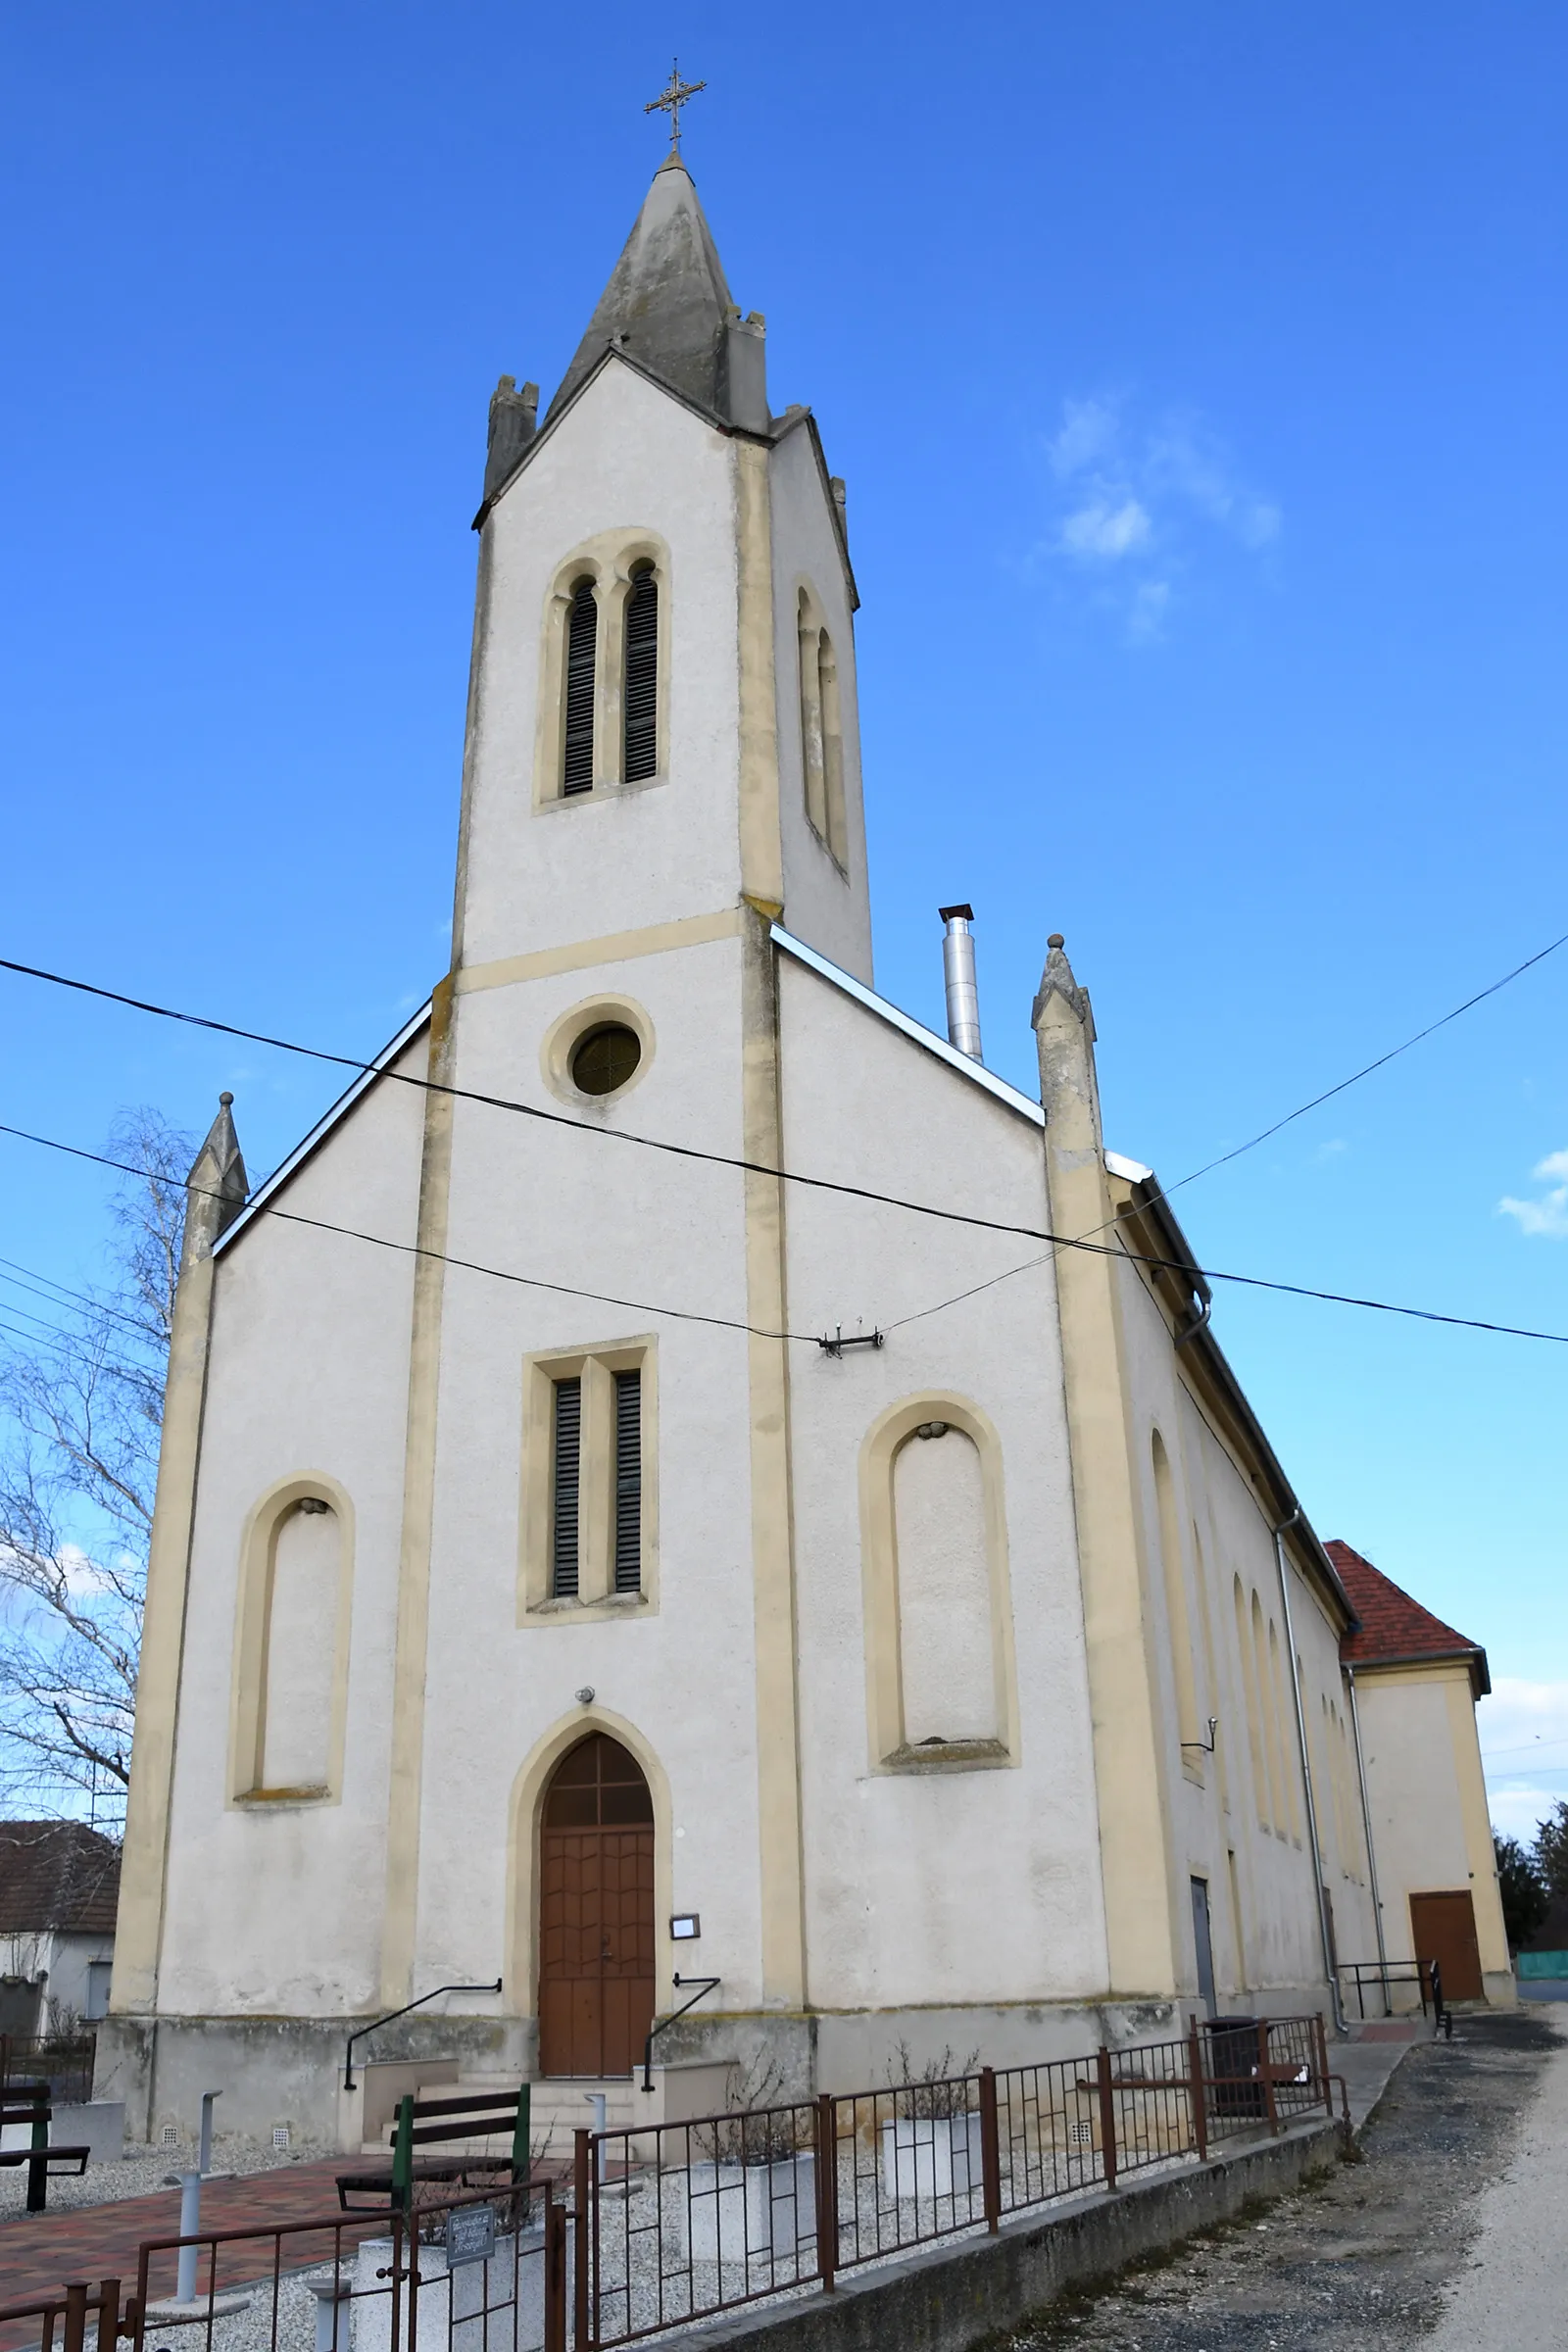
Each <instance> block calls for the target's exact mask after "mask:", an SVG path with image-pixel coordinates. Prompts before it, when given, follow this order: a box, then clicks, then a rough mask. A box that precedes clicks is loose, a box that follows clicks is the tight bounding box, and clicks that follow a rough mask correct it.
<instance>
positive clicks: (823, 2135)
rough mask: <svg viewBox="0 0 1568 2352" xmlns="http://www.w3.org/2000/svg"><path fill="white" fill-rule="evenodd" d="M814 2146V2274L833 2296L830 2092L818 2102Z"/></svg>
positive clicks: (835, 2144) (834, 2139)
mask: <svg viewBox="0 0 1568 2352" xmlns="http://www.w3.org/2000/svg"><path fill="white" fill-rule="evenodd" d="M813 2123H814V2131H813V2134H812V2136H813V2137H814V2139H815V2142H816V2167H815V2170H816V2273H817V2277H818V2278H820V2279H821V2281H822V2291H823V2293H824V2294H828V2295H830V2294H832V2292H833V2290H834V2287H835V2285H836V2284H837V2279H838V2267H839V2128H838V2118H837V2116H836V2114H835V2112H834V2108H833V2096H832V2093H831V2092H830V2091H826V2090H824V2091H822V2092H821V2093H820V2094H819V2095H818V2098H817V2102H816V2113H815V2116H814V2118H813Z"/></svg>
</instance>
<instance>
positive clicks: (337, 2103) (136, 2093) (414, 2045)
mask: <svg viewBox="0 0 1568 2352" xmlns="http://www.w3.org/2000/svg"><path fill="white" fill-rule="evenodd" d="M354 2028H355V2020H354V2019H352V2018H338V2017H334V2018H314V2017H253V2018H232V2017H159V2018H150V2017H106V2018H105V2019H104V2020H103V2022H102V2023H101V2025H100V2026H99V2028H98V2057H97V2064H96V2067H95V2069H94V2077H93V2090H94V2094H95V2095H96V2096H97V2097H98V2098H112V2099H123V2101H124V2102H125V2130H126V2132H127V2134H128V2135H129V2137H130V2138H131V2139H133V2140H151V2141H157V2140H158V2139H160V2138H161V2137H162V2134H163V2130H164V2127H165V2125H166V2124H172V2125H173V2127H174V2129H175V2130H176V2131H177V2132H178V2134H179V2137H180V2139H181V2140H182V2141H183V2140H194V2139H195V2137H196V2134H197V2131H198V2129H199V2127H200V2122H201V2100H202V2093H203V2091H204V2090H221V2092H222V2094H223V2096H222V2100H221V2104H220V2106H219V2107H218V2109H217V2111H216V2121H217V2124H218V2128H219V2132H220V2136H221V2138H224V2139H231V2138H232V2139H243V2140H256V2141H260V2142H262V2143H263V2144H264V2145H265V2144H267V2143H269V2142H270V2139H271V2136H272V2131H273V2129H274V2127H275V2126H276V2125H278V2124H286V2125H287V2126H288V2128H289V2136H290V2138H291V2140H292V2141H293V2142H294V2143H295V2144H296V2145H297V2144H298V2143H299V2142H301V2141H308V2142H312V2143H314V2144H316V2145H318V2146H320V2147H326V2148H344V2149H350V2150H353V2151H356V2152H357V2151H358V2149H359V2146H360V2143H361V2139H362V2138H363V2136H364V2133H363V2129H362V2113H361V2102H362V2099H363V2087H362V2086H363V2083H364V2080H365V2078H364V2074H363V2072H362V2070H361V2069H360V2068H359V2067H358V2066H356V2068H355V2075H356V2090H355V2092H354V2093H353V2094H352V2095H345V2094H344V2093H343V2091H342V2082H343V2054H344V2044H345V2043H346V2041H347V2040H348V2037H349V2035H350V2034H351V2033H353V2031H354ZM537 2046H538V2045H537V2036H536V2034H535V2032H534V2028H533V2026H532V2023H531V2021H530V2022H528V2023H527V2024H524V2023H523V2022H522V2021H519V2020H517V2019H515V2018H501V2017H445V2018H423V2019H421V2018H418V2017H413V2018H404V2019H400V2020H399V2022H398V2023H397V2024H396V2025H392V2026H387V2027H385V2028H383V2030H382V2031H381V2032H380V2033H379V2034H375V2035H374V2036H373V2037H371V2036H368V2037H367V2039H366V2041H364V2042H362V2043H361V2044H360V2045H359V2047H360V2049H361V2050H362V2051H364V2052H365V2053H366V2054H367V2055H370V2054H373V2055H374V2056H375V2057H376V2058H379V2059H383V2060H386V2059H410V2060H418V2059H429V2060H430V2061H431V2062H432V2079H433V2075H434V2072H435V2071H436V2069H437V2068H440V2067H442V2065H443V2062H444V2063H445V2065H451V2064H453V2062H454V2061H455V2062H456V2068H457V2071H458V2072H460V2073H464V2074H466V2073H469V2072H473V2073H476V2074H498V2073H503V2072H505V2073H508V2074H515V2075H516V2076H517V2078H518V2079H519V2080H521V2079H523V2078H525V2077H527V2076H530V2075H531V2074H532V2073H533V2071H534V2058H535V2054H536V2051H537Z"/></svg>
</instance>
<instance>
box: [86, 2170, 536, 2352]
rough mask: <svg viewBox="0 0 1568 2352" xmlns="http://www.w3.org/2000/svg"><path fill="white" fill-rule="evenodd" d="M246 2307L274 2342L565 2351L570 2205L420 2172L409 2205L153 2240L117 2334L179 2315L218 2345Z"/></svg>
mask: <svg viewBox="0 0 1568 2352" xmlns="http://www.w3.org/2000/svg"><path fill="white" fill-rule="evenodd" d="M432 2190H434V2193H432ZM241 2311H244V2312H246V2313H248V2314H249V2317H248V2318H247V2319H246V2320H245V2321H243V2322H242V2323H239V2335H242V2337H243V2340H244V2342H245V2343H246V2344H247V2345H248V2346H250V2345H257V2344H265V2345H267V2346H268V2347H269V2352H419V2345H420V2342H421V2339H422V2341H423V2344H424V2346H425V2352H565V2346H566V2341H567V2327H568V2319H569V2297H568V2293H567V2278H566V2255H565V2214H564V2208H563V2206H562V2204H561V2202H560V2200H559V2198H558V2197H557V2196H556V2194H555V2191H554V2188H553V2186H552V2184H551V2183H549V2182H545V2181H541V2182H539V2183H538V2184H537V2185H535V2186H533V2187H531V2188H530V2187H524V2186H519V2187H511V2186H508V2187H502V2188H497V2187H495V2186H494V2185H491V2186H489V2187H485V2188H477V2189H459V2190H455V2191H454V2190H452V2189H449V2188H447V2187H445V2186H444V2185H442V2186H441V2187H440V2188H439V2189H435V2184H424V2185H423V2186H422V2187H419V2188H417V2191H416V2197H415V2202H414V2204H413V2206H412V2208H411V2209H410V2210H409V2211H408V2212H401V2211H388V2212H386V2213H383V2214H375V2213H363V2212H361V2213H353V2214H344V2215H341V2216H333V2217H331V2218H330V2219H328V2220H324V2221H314V2222H296V2223H291V2224H286V2225H281V2226H275V2227H272V2228H268V2229H255V2228H253V2229H221V2230H207V2231H204V2232H202V2233H201V2234H200V2235H199V2236H196V2237H188V2238H179V2237H169V2238H158V2239H150V2240H149V2241H148V2242H147V2243H146V2244H144V2245H143V2246H142V2248H141V2254H140V2260H139V2262H138V2266H137V2274H136V2283H135V2288H134V2290H133V2294H132V2297H131V2300H130V2303H129V2306H128V2308H127V2312H126V2315H125V2324H124V2325H123V2327H122V2333H123V2335H126V2336H128V2337H129V2338H130V2340H131V2344H132V2347H133V2352H161V2340H162V2339H161V2335H160V2329H161V2328H162V2327H174V2326H178V2327H179V2328H180V2334H179V2337H178V2339H177V2340H178V2342H179V2345H180V2346H181V2352H223V2347H224V2345H225V2344H226V2343H227V2342H228V2341H229V2331H228V2329H227V2328H226V2327H225V2323H226V2322H228V2321H230V2320H237V2315H238V2314H239V2313H240V2312H241ZM235 2340H239V2336H236V2338H235ZM43 2352H51V2347H50V2346H49V2345H48V2344H45V2345H44V2347H43ZM62 2352H76V2347H73V2346H72V2345H69V2344H68V2345H65V2346H63V2347H62Z"/></svg>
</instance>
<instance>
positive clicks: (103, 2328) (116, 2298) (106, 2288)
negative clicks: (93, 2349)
mask: <svg viewBox="0 0 1568 2352" xmlns="http://www.w3.org/2000/svg"><path fill="white" fill-rule="evenodd" d="M119 2341H120V2280H119V2279H118V2278H100V2279H99V2281H98V2352H115V2348H116V2346H117V2344H118V2343H119Z"/></svg>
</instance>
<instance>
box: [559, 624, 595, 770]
mask: <svg viewBox="0 0 1568 2352" xmlns="http://www.w3.org/2000/svg"><path fill="white" fill-rule="evenodd" d="M598 658H599V597H598V593H597V591H596V589H595V587H594V583H593V581H592V580H590V579H584V580H579V581H578V582H577V585H576V587H575V588H574V589H573V590H572V592H571V605H570V608H569V610H568V612H567V614H566V661H565V676H564V702H563V711H562V726H561V745H562V749H561V791H562V797H563V799H567V798H569V797H570V796H571V795H572V794H574V793H579V792H592V790H593V788H594V713H595V706H596V704H597V702H598V699H599V698H598V694H597V691H596V688H597V682H598Z"/></svg>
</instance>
